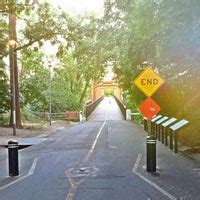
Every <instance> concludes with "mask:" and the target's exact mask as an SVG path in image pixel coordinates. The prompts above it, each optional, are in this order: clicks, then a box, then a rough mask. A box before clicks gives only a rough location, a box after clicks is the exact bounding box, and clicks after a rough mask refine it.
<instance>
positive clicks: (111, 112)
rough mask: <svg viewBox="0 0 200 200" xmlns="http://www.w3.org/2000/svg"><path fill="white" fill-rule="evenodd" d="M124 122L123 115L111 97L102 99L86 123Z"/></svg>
mask: <svg viewBox="0 0 200 200" xmlns="http://www.w3.org/2000/svg"><path fill="white" fill-rule="evenodd" d="M102 120H103V121H104V120H124V118H123V115H122V113H121V111H120V108H119V107H118V105H117V103H116V101H115V99H114V98H113V97H104V99H103V100H102V101H101V103H100V104H99V105H98V106H97V108H96V109H95V110H94V112H93V113H92V114H91V115H90V116H89V118H88V121H102Z"/></svg>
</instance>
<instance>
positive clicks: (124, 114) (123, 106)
mask: <svg viewBox="0 0 200 200" xmlns="http://www.w3.org/2000/svg"><path fill="white" fill-rule="evenodd" d="M114 98H115V100H116V102H117V104H118V106H119V108H120V110H121V112H122V115H123V117H124V119H125V120H126V107H125V105H124V104H123V103H122V102H121V101H120V100H119V99H118V98H117V97H116V96H114Z"/></svg>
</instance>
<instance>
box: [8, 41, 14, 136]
mask: <svg viewBox="0 0 200 200" xmlns="http://www.w3.org/2000/svg"><path fill="white" fill-rule="evenodd" d="M9 47H10V49H11V60H12V64H11V67H12V69H11V70H10V71H11V73H12V74H11V77H12V81H11V82H12V86H11V88H12V90H11V91H12V127H13V136H16V86H15V51H16V41H15V40H9Z"/></svg>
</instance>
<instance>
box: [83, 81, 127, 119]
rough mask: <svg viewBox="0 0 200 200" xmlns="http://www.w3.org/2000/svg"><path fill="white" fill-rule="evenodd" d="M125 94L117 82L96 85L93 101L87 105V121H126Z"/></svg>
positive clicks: (94, 85)
mask: <svg viewBox="0 0 200 200" xmlns="http://www.w3.org/2000/svg"><path fill="white" fill-rule="evenodd" d="M123 102H124V100H123V92H122V89H121V88H120V87H119V84H118V83H117V82H116V81H115V80H112V81H104V82H101V83H94V84H93V88H92V95H91V100H90V101H89V102H88V103H87V104H86V107H85V115H86V119H87V120H103V119H105V117H106V118H107V119H110V120H122V119H126V108H125V105H124V103H123Z"/></svg>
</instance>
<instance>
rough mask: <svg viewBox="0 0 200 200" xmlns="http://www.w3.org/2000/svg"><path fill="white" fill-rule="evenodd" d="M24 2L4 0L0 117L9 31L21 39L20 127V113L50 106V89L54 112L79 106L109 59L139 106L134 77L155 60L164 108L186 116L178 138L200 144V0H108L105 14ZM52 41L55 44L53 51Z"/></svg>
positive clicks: (5, 107)
mask: <svg viewBox="0 0 200 200" xmlns="http://www.w3.org/2000/svg"><path fill="white" fill-rule="evenodd" d="M21 2H22V3H20V4H19V3H16V1H15V0H9V1H1V3H0V87H1V90H0V102H1V107H0V122H1V124H3V125H5V124H9V121H11V120H9V118H10V110H11V108H10V105H11V97H10V93H11V91H10V82H9V80H12V76H10V77H9V65H8V64H7V63H6V62H5V58H6V57H7V56H8V55H9V56H10V57H11V56H12V55H11V53H12V52H11V49H10V50H9V48H8V38H11V39H15V40H16V41H17V46H16V52H17V54H16V55H17V56H15V58H14V59H15V63H16V67H17V69H18V72H17V73H18V74H17V73H16V74H15V75H16V76H17V77H19V82H18V83H16V84H17V85H18V86H19V89H17V92H18V95H17V97H18V98H17V102H16V103H17V125H18V127H20V126H21V125H22V120H25V119H29V120H30V119H32V118H33V119H34V116H37V113H41V112H44V113H45V112H48V110H49V99H50V98H49V97H50V95H51V99H52V112H54V113H59V112H65V111H67V110H77V111H79V110H81V109H82V108H83V105H84V102H85V100H87V99H88V98H89V96H90V89H91V84H92V82H93V81H99V80H101V78H102V77H103V75H104V72H105V68H106V67H107V66H108V64H109V65H112V67H113V70H114V72H115V74H116V77H115V78H117V79H118V81H119V83H120V85H121V87H122V88H123V91H124V97H125V99H126V104H127V108H130V109H131V110H132V111H137V109H138V105H140V104H141V103H142V102H143V101H144V100H145V96H144V95H143V94H142V92H141V91H139V90H138V89H137V88H136V86H135V85H134V84H133V80H134V79H135V77H136V76H137V75H138V74H139V73H140V72H141V71H142V70H143V69H144V68H145V67H146V66H149V65H150V66H152V68H153V69H154V70H155V71H156V72H158V73H159V74H160V76H162V77H163V78H164V79H165V81H166V82H165V84H164V85H163V86H162V87H161V88H160V89H159V90H158V92H156V93H155V94H154V95H153V97H152V98H153V99H154V100H155V101H156V102H157V103H158V104H159V106H160V107H161V113H162V114H163V115H166V116H169V117H176V118H177V119H183V118H184V119H187V120H188V121H189V122H190V124H189V126H188V127H187V128H184V130H183V131H182V132H181V134H180V139H181V141H182V143H183V144H185V145H189V146H192V147H196V146H200V134H199V133H200V123H199V120H200V114H199V113H200V95H199V89H198V87H199V85H200V66H199V63H200V57H199V53H200V39H199V32H200V20H199V19H200V13H199V10H200V2H199V0H191V1H188V0H181V1H174V0H168V1H164V0H142V1H141V0H115V1H113V0H105V4H104V16H103V17H102V18H100V17H97V16H94V15H89V14H88V15H87V16H76V17H74V16H70V15H69V14H68V13H67V12H66V11H63V10H61V9H55V8H53V7H52V6H51V5H49V4H48V3H35V4H33V5H32V4H31V6H30V3H31V2H29V1H21ZM13 15H15V16H17V17H16V19H15V18H12V16H13ZM9 16H10V17H11V18H10V21H9V22H8V18H9ZM15 22H17V26H15ZM15 29H16V30H15ZM50 46H53V47H54V52H53V53H52V54H51V55H48V54H47V50H48V48H49V47H50ZM11 61H12V60H11ZM50 72H51V74H50ZM50 75H51V76H50ZM50 81H51V91H50V90H49V84H50ZM20 111H21V112H20ZM11 117H12V116H11ZM35 118H36V119H37V117H35Z"/></svg>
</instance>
